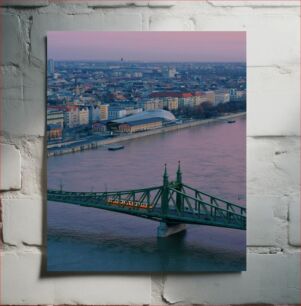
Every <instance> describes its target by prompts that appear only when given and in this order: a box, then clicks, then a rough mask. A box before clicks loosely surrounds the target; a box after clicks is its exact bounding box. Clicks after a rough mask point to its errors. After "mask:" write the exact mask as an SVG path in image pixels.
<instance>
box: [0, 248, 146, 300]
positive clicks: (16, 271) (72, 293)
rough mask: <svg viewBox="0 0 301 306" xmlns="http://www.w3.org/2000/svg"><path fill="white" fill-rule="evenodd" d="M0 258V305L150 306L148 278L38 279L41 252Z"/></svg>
mask: <svg viewBox="0 0 301 306" xmlns="http://www.w3.org/2000/svg"><path fill="white" fill-rule="evenodd" d="M1 256H2V259H1V272H2V295H1V302H2V303H3V304H43V305H45V304H55V305H57V304H90V305H94V304H100V303H101V304H110V303H112V304H149V303H150V288H151V287H150V286H151V283H150V277H149V276H148V275H108V274H104V275H101V274H98V275H83V274H77V275H76V277H74V276H73V275H65V276H64V275H59V277H49V276H48V277H47V275H43V276H42V277H41V264H42V255H41V253H40V252H38V251H31V252H28V251H27V252H18V253H15V252H5V253H3V252H1ZM43 274H44V273H43ZM83 288H84V289H83ZM117 291H118V294H116V292H117Z"/></svg>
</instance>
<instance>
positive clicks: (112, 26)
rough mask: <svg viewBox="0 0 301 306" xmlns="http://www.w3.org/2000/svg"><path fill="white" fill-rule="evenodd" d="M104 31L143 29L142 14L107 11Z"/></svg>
mask: <svg viewBox="0 0 301 306" xmlns="http://www.w3.org/2000/svg"><path fill="white" fill-rule="evenodd" d="M101 30H102V31H141V30H142V15H140V14H137V13H135V14H134V13H120V14H118V13H116V12H113V13H105V14H104V18H103V27H102V29H101Z"/></svg>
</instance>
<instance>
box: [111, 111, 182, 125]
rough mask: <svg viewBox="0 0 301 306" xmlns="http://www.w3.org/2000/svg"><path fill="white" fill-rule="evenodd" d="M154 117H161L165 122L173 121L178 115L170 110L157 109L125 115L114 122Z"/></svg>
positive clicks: (127, 121)
mask: <svg viewBox="0 0 301 306" xmlns="http://www.w3.org/2000/svg"><path fill="white" fill-rule="evenodd" d="M150 118H151V119H153V118H157V119H158V118H159V119H160V120H161V121H163V122H173V121H175V120H176V117H175V116H174V115H173V114H172V113H171V112H169V111H166V110H163V109H157V110H152V111H144V112H141V113H138V114H135V115H131V116H128V117H124V118H121V119H118V120H114V121H113V122H116V123H129V122H131V121H138V120H144V119H150Z"/></svg>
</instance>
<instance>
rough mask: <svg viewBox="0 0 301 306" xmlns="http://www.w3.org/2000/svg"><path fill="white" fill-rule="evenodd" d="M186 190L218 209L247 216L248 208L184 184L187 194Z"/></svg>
mask: <svg viewBox="0 0 301 306" xmlns="http://www.w3.org/2000/svg"><path fill="white" fill-rule="evenodd" d="M186 190H188V191H189V192H192V193H193V195H194V197H195V198H197V199H200V200H201V201H203V202H206V203H209V204H211V205H214V206H216V207H218V208H223V209H226V210H229V211H232V212H233V213H237V214H240V215H245V214H246V208H245V207H243V206H240V205H237V204H233V203H231V202H229V201H227V200H224V199H221V198H219V197H216V196H212V195H210V194H208V193H205V192H202V191H199V190H197V189H195V188H193V187H190V186H188V185H186V184H183V191H184V192H185V193H186Z"/></svg>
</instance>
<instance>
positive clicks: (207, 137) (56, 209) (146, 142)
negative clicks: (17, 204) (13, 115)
mask: <svg viewBox="0 0 301 306" xmlns="http://www.w3.org/2000/svg"><path fill="white" fill-rule="evenodd" d="M123 144H124V145H125V148H124V149H123V150H119V151H113V152H112V151H108V150H107V149H106V148H99V149H96V150H89V151H83V152H78V153H75V154H68V155H62V156H56V157H50V158H48V188H56V189H58V188H59V185H60V183H62V184H63V189H64V190H68V191H91V190H93V191H104V190H108V191H111V190H112V191H113V190H127V189H136V188H139V187H150V186H159V185H161V184H162V174H163V168H164V164H165V163H166V164H167V167H168V174H169V178H170V179H174V178H175V175H176V168H177V162H178V160H180V161H181V167H182V173H183V182H184V183H186V184H188V185H191V186H192V187H195V188H197V189H199V190H201V191H204V192H207V193H210V194H212V195H215V196H218V197H221V198H223V199H226V200H229V201H232V202H233V203H237V204H240V205H243V206H245V202H246V119H245V117H240V118H237V119H236V122H235V123H232V124H229V123H226V122H224V121H219V122H213V123H209V124H205V125H200V126H196V127H192V128H188V129H182V130H179V131H174V132H169V133H163V134H157V135H152V136H149V137H145V138H140V139H135V140H131V141H127V142H124V143H123ZM47 219H48V245H47V248H48V256H47V267H48V271H63V272H71V271H72V272H73V271H80V272H96V271H100V272H101V271H103V272H108V271H114V272H128V271H131V272H160V271H169V272H205V271H242V270H245V269H246V232H245V231H241V230H234V229H226V228H217V227H210V226H202V225H187V230H186V232H182V233H179V234H176V235H173V236H170V237H168V238H157V235H156V232H157V227H158V222H155V221H150V220H146V219H142V218H137V217H133V216H129V215H124V214H120V213H114V212H109V211H105V210H100V209H95V208H85V207H78V206H75V205H70V204H63V203H55V202H48V218H47Z"/></svg>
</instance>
